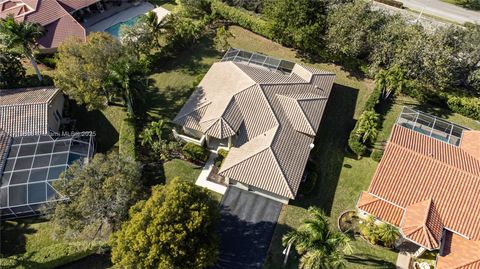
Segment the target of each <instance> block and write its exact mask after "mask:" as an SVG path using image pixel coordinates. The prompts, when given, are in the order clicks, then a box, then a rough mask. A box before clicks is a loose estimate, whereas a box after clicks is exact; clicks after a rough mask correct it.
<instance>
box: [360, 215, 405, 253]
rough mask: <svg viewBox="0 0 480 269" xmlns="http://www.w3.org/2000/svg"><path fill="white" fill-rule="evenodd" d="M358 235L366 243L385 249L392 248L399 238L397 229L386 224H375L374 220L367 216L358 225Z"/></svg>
mask: <svg viewBox="0 0 480 269" xmlns="http://www.w3.org/2000/svg"><path fill="white" fill-rule="evenodd" d="M359 230H360V234H361V235H362V237H363V238H365V239H366V240H367V241H368V242H370V243H371V244H375V245H383V246H385V247H389V248H391V247H393V245H394V243H395V241H397V239H398V238H399V237H400V233H399V231H398V229H397V228H396V227H394V226H392V225H390V224H388V223H381V224H377V223H375V218H374V217H373V216H369V217H368V218H367V219H364V220H362V221H361V223H360V225H359Z"/></svg>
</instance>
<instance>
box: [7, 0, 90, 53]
mask: <svg viewBox="0 0 480 269" xmlns="http://www.w3.org/2000/svg"><path fill="white" fill-rule="evenodd" d="M94 2H96V1H93V0H78V1H77V0H62V4H63V6H62V5H61V4H60V3H59V0H18V1H13V0H9V1H6V2H4V3H3V4H2V6H0V18H5V17H6V16H7V15H8V14H13V15H14V16H15V18H16V19H17V20H19V21H30V22H34V23H38V24H40V25H42V26H43V27H44V29H45V35H44V36H43V37H41V38H40V39H39V40H38V43H39V44H40V45H41V46H42V47H44V48H57V47H58V46H59V45H60V43H61V42H62V41H64V40H65V39H66V38H67V37H70V36H75V37H78V38H80V39H82V40H85V38H86V31H85V28H83V26H82V25H80V23H78V22H77V21H76V20H75V19H74V18H73V17H72V16H71V15H70V13H69V12H70V11H71V10H66V9H65V8H67V9H69V7H80V8H81V7H84V6H85V5H87V4H89V3H90V4H91V3H94Z"/></svg>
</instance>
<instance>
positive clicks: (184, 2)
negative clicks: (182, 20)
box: [176, 0, 211, 18]
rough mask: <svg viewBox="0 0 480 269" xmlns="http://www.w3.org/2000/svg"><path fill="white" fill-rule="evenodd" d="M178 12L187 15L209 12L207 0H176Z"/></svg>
mask: <svg viewBox="0 0 480 269" xmlns="http://www.w3.org/2000/svg"><path fill="white" fill-rule="evenodd" d="M176 2H177V5H178V6H179V7H180V10H179V12H180V14H182V15H184V16H187V17H194V18H198V17H202V16H204V15H206V14H210V13H211V8H210V2H209V0H176Z"/></svg>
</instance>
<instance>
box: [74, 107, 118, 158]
mask: <svg viewBox="0 0 480 269" xmlns="http://www.w3.org/2000/svg"><path fill="white" fill-rule="evenodd" d="M70 106H71V107H70V113H71V116H72V118H74V119H76V120H77V123H76V126H75V130H74V131H78V132H81V131H92V132H95V141H96V143H97V149H96V151H97V152H101V153H104V152H107V151H109V150H110V149H111V148H112V147H113V146H114V145H115V144H116V143H117V141H118V139H119V134H118V132H117V130H116V129H115V127H114V126H113V125H112V123H111V122H110V121H109V119H107V118H106V117H105V115H104V114H103V113H102V112H101V111H100V110H93V111H87V109H86V108H85V107H84V106H81V105H77V104H75V103H74V102H71V105H70Z"/></svg>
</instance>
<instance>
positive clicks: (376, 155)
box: [370, 149, 383, 162]
mask: <svg viewBox="0 0 480 269" xmlns="http://www.w3.org/2000/svg"><path fill="white" fill-rule="evenodd" d="M382 157H383V150H381V149H374V150H372V154H370V158H372V160H374V161H376V162H380V160H381V159H382Z"/></svg>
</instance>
